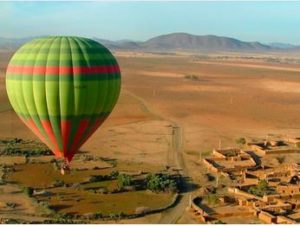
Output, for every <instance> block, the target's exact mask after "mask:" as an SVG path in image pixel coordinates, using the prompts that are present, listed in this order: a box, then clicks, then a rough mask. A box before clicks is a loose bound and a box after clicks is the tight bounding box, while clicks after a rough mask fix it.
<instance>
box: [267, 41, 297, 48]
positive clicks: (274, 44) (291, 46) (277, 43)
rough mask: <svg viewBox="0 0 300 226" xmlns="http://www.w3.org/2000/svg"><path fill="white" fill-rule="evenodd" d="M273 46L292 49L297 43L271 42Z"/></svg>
mask: <svg viewBox="0 0 300 226" xmlns="http://www.w3.org/2000/svg"><path fill="white" fill-rule="evenodd" d="M269 46H271V47H275V48H280V49H292V48H295V47H296V46H295V45H292V44H289V43H281V42H272V43H270V44H269Z"/></svg>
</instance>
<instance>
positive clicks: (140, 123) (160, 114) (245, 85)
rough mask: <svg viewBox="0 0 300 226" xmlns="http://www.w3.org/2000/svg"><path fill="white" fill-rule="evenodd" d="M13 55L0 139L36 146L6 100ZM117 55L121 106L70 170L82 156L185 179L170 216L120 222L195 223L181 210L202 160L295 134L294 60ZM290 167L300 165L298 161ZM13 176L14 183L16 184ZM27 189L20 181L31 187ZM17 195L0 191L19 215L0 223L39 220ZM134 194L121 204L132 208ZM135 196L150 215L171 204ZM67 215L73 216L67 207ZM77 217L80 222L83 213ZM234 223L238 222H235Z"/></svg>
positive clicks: (0, 101)
mask: <svg viewBox="0 0 300 226" xmlns="http://www.w3.org/2000/svg"><path fill="white" fill-rule="evenodd" d="M11 55H12V52H9V51H4V50H3V51H2V52H1V54H0V137H1V139H8V138H21V139H24V140H37V141H38V138H37V137H36V136H35V135H34V134H33V133H31V131H30V130H29V129H28V128H27V127H26V126H25V125H23V123H22V122H21V121H20V120H19V119H18V117H17V115H16V114H15V113H14V111H13V110H12V109H11V106H10V104H9V101H8V99H7V95H6V90H5V70H6V66H7V63H8V61H9V59H10V57H11ZM114 55H115V56H116V58H117V60H118V63H119V65H120V68H121V73H122V90H121V95H120V98H119V101H118V103H117V104H116V106H115V109H114V110H113V112H112V113H111V115H110V117H109V118H108V119H107V121H106V122H105V123H104V124H103V125H102V126H101V127H100V128H99V129H98V130H97V131H96V132H95V134H94V135H93V136H92V137H91V138H90V139H89V140H88V141H87V142H86V143H85V144H84V145H83V146H82V148H81V150H80V152H79V153H78V156H79V157H78V159H77V160H76V161H74V167H81V166H82V165H83V164H84V163H83V161H81V160H80V156H81V155H92V156H95V157H101V158H105V159H114V160H116V161H117V162H118V165H117V166H116V167H117V168H118V170H121V171H126V172H131V173H132V172H137V171H146V172H158V171H161V170H164V169H165V168H166V167H171V168H173V169H174V170H176V169H177V170H178V171H179V172H180V173H181V174H182V175H184V176H185V177H187V178H189V179H188V180H189V184H188V185H187V186H186V188H185V189H184V191H182V192H181V199H180V200H178V202H177V203H176V204H175V205H174V206H172V207H171V208H168V209H167V210H165V211H162V212H158V213H153V214H150V215H145V216H143V217H139V218H135V219H120V220H118V222H121V223H198V222H197V220H196V219H194V218H193V216H192V215H191V214H189V213H188V212H187V211H186V208H187V206H188V202H189V197H190V194H193V193H197V190H198V189H201V187H204V186H205V185H207V184H209V183H210V182H209V180H208V179H207V176H206V175H205V173H206V172H207V171H206V169H205V167H204V166H203V165H202V164H201V161H200V162H199V158H200V157H203V156H208V155H210V153H211V151H212V149H213V148H216V147H231V146H236V139H238V138H240V137H246V138H255V137H267V136H269V135H279V134H280V135H284V136H291V137H296V136H299V134H300V117H299V112H300V77H299V72H300V64H298V63H297V62H298V61H299V60H300V55H297V54H285V53H272V54H271V53H268V54H259V53H253V52H252V53H226V52H220V53H197V52H180V51H178V52H174V53H160V52H133V51H132V52H129V51H116V52H114ZM274 59H275V60H274ZM20 158H21V157H20ZM20 158H18V159H15V160H13V161H14V162H13V164H15V165H16V167H17V168H18V167H21V168H22V166H23V165H24V162H22V159H20ZM49 159H50V158H49ZM49 159H48V160H49ZM293 159H294V160H295V159H296V160H300V158H299V157H298V155H295V156H293ZM48 160H47V159H46V160H45V161H48ZM0 161H1V159H0ZM49 161H50V160H49ZM287 161H288V159H287ZM5 162H9V160H7V161H5ZM0 163H1V162H0ZM22 164H23V165H22ZM103 164H104V166H103V168H104V169H105V162H103ZM71 166H72V165H71ZM101 167H102V166H101ZM17 172H18V170H17ZM21 172H22V171H21ZM25 172H27V174H26V176H27V177H32V178H34V177H35V175H34V171H30V170H28V171H25ZM40 172H44V171H43V169H41V170H40ZM45 172H46V173H45V175H44V176H45V177H52V176H53V175H55V177H58V176H57V172H48V171H45ZM11 177H12V178H13V179H14V180H17V179H16V178H20V177H22V175H21V176H19V177H18V175H12V176H11ZM42 177H43V176H42ZM33 181H34V179H32V180H29V181H27V182H26V181H24V180H19V182H20V183H21V182H22V183H25V184H26V183H27V185H28V186H29V185H30V186H35V184H34V183H33ZM28 183H29V184H28ZM32 183H33V184H32ZM45 183H47V182H45ZM59 189H62V188H59ZM65 189H68V188H65ZM15 190H18V189H17V188H16V187H15V184H12V185H9V186H7V187H5V189H4V190H3V189H2V190H1V191H2V196H5V199H7V202H20V203H19V205H20V206H21V207H22V208H20V210H18V212H15V213H12V212H9V211H7V212H5V211H4V212H2V211H1V209H0V217H1V215H2V216H6V217H14V218H20V219H23V220H28V219H34V220H39V219H40V218H42V217H40V216H39V217H38V216H37V217H35V216H34V213H35V208H37V206H36V205H37V204H36V203H34V204H32V203H30V199H29V198H28V197H26V196H25V195H24V194H23V193H18V192H16V191H15ZM81 195H82V196H84V194H81ZM131 195H132V198H130V197H127V199H126V200H125V202H130V200H131V199H135V197H134V196H135V195H134V194H131ZM142 195H143V196H149V197H148V198H143V199H142V201H141V202H142V204H139V203H137V204H136V206H134V207H132V208H135V207H138V205H142V206H145V205H146V204H147V202H150V201H147V199H148V200H149V199H152V200H151V202H152V204H149V205H152V206H153V208H154V207H156V206H159V205H163V206H164V205H167V204H168V202H171V199H172V197H168V196H170V195H169V194H157V196H156V195H153V194H149V193H145V194H142ZM0 196H1V193H0ZM152 196H153V197H152ZM67 198H69V199H72V198H74V197H72V196H69V197H67ZM20 200H21V201H20ZM128 200H129V201H128ZM145 200H146V201H145ZM155 200H159V202H162V203H159V204H157V203H155ZM54 201H55V200H54ZM107 202H110V200H109V198H107ZM78 205H80V204H78ZM119 205H121V204H119ZM86 206H88V204H86ZM86 206H85V207H86ZM68 208H69V210H67V209H68ZM93 208H94V207H93ZM112 208H113V207H112ZM128 208H129V207H128ZM62 209H64V208H63V207H62V208H61V209H60V210H62ZM75 209H76V208H75ZM129 209H130V208H129ZM65 211H67V212H68V211H69V212H72V211H75V210H74V208H73V207H72V206H69V207H68V206H67V207H65ZM76 211H79V212H80V211H81V212H80V213H83V214H84V213H85V212H84V211H83V210H82V209H80V210H78V209H77V210H76ZM91 211H92V210H91ZM124 211H127V209H126V208H125V209H124ZM128 211H129V210H128ZM89 212H90V211H87V213H89ZM233 221H234V220H233ZM94 222H96V223H97V222H102V221H101V220H99V221H94ZM106 222H111V221H106ZM113 222H115V221H113ZM235 222H238V223H241V219H240V221H238V220H237V221H235ZM249 222H255V221H254V220H253V219H252V218H250V219H249ZM228 223H230V221H229V222H228ZM231 223H232V222H231ZM245 223H247V222H245Z"/></svg>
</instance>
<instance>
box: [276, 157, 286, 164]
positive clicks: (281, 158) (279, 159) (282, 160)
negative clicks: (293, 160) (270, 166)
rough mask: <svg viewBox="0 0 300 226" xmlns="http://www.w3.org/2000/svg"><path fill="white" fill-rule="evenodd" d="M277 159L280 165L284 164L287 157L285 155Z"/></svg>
mask: <svg viewBox="0 0 300 226" xmlns="http://www.w3.org/2000/svg"><path fill="white" fill-rule="evenodd" d="M276 159H277V161H278V163H279V164H282V163H284V161H285V156H283V155H282V156H277V157H276Z"/></svg>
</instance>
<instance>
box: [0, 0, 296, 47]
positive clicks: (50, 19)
mask: <svg viewBox="0 0 300 226" xmlns="http://www.w3.org/2000/svg"><path fill="white" fill-rule="evenodd" d="M0 6H1V8H0V34H1V35H0V37H4V38H26V37H33V36H44V35H75V36H83V37H90V38H92V37H97V38H103V39H108V40H114V41H116V40H123V39H129V40H133V41H145V40H147V39H150V38H152V37H155V36H158V35H163V34H169V33H177V32H184V33H190V34H194V35H216V36H225V37H232V38H236V39H239V40H242V41H247V42H250V41H258V42H261V43H272V42H280V43H290V44H294V45H300V41H299V40H300V31H298V30H297V29H296V27H297V25H298V24H299V23H300V18H299V16H298V15H299V14H300V7H299V6H300V2H84V1H82V2H0Z"/></svg>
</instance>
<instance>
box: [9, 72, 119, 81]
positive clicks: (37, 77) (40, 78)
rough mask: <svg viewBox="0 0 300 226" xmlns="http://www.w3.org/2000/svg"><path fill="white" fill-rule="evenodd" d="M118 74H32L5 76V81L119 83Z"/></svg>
mask: <svg viewBox="0 0 300 226" xmlns="http://www.w3.org/2000/svg"><path fill="white" fill-rule="evenodd" d="M119 76H120V73H111V74H109V76H103V75H90V74H81V75H80V76H73V75H64V76H60V75H57V74H56V75H54V74H53V75H52V74H51V75H49V76H45V75H43V74H34V75H30V74H25V75H24V74H23V75H21V74H7V80H22V81H25V82H26V81H29V82H32V81H34V82H45V81H49V82H51V81H52V82H53V81H57V78H58V77H59V79H60V80H59V81H61V82H70V81H75V82H76V80H78V81H80V82H84V81H87V82H88V81H95V80H96V81H106V80H115V81H119V80H120V78H119Z"/></svg>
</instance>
